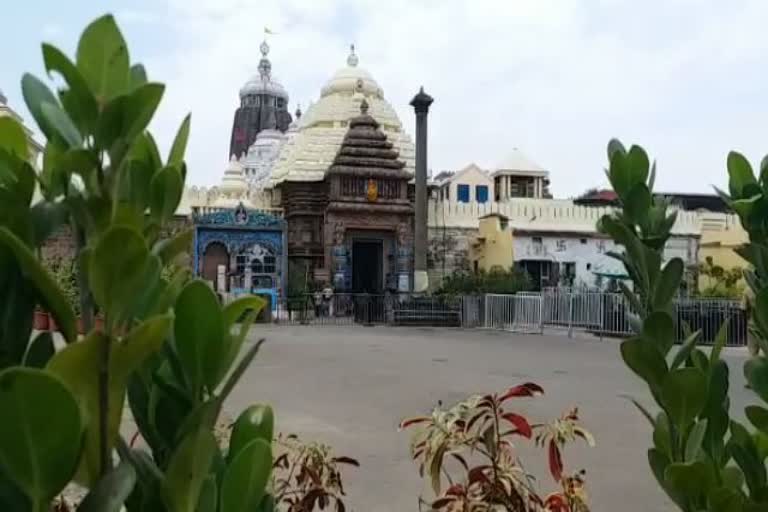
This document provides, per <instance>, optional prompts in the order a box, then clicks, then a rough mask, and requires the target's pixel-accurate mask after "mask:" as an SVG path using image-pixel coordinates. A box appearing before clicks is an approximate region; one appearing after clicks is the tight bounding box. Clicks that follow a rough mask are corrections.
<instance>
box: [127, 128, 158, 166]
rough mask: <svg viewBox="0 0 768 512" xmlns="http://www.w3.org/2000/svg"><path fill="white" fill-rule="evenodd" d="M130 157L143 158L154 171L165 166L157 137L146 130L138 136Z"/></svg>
mask: <svg viewBox="0 0 768 512" xmlns="http://www.w3.org/2000/svg"><path fill="white" fill-rule="evenodd" d="M130 158H132V159H136V160H141V161H142V162H144V163H145V164H146V165H147V167H148V168H149V169H151V170H152V172H153V173H154V172H155V171H156V170H157V169H160V168H161V167H162V166H163V162H162V161H161V160H160V152H159V151H158V149H157V144H156V143H155V139H154V138H152V134H151V133H149V132H144V133H142V134H141V135H139V136H138V138H137V140H136V142H135V143H134V145H133V148H132V149H131V153H130Z"/></svg>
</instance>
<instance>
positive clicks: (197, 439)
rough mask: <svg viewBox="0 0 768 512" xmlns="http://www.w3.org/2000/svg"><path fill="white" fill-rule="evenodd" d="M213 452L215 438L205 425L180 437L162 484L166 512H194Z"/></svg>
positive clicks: (216, 448)
mask: <svg viewBox="0 0 768 512" xmlns="http://www.w3.org/2000/svg"><path fill="white" fill-rule="evenodd" d="M217 450H218V445H217V444H216V439H215V438H214V437H213V434H212V433H211V432H210V431H209V430H208V428H206V426H205V425H202V424H201V425H200V426H199V427H198V428H197V429H196V430H193V431H192V432H190V433H189V434H187V435H186V436H185V437H184V439H183V440H182V441H181V443H180V444H179V446H178V447H177V448H176V450H175V451H174V453H173V456H172V457H171V460H170V462H169V463H168V469H167V470H166V472H165V479H164V480H163V484H162V492H163V499H164V501H165V504H166V506H167V507H168V511H169V512H195V510H196V509H197V504H198V502H199V500H200V492H201V490H202V488H203V484H204V482H205V479H206V477H207V476H208V473H209V471H210V469H211V462H212V461H213V456H214V454H215V452H216V451H217ZM232 510H237V509H232Z"/></svg>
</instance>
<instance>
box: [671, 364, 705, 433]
mask: <svg viewBox="0 0 768 512" xmlns="http://www.w3.org/2000/svg"><path fill="white" fill-rule="evenodd" d="M706 399H707V379H706V377H705V376H704V373H702V372H701V371H700V370H698V369H697V368H680V369H677V370H674V371H671V372H669V375H667V378H666V379H665V380H664V385H663V386H662V388H661V401H662V403H663V405H664V408H665V410H666V411H667V412H668V413H669V416H670V418H671V420H672V422H673V423H674V424H675V426H676V427H677V429H678V430H679V431H683V432H684V431H686V430H687V428H688V425H690V424H691V423H692V422H693V420H694V419H695V418H696V416H698V414H699V413H700V412H701V411H702V409H703V408H704V404H705V403H706Z"/></svg>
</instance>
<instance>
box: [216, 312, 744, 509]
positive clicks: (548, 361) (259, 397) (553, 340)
mask: <svg viewBox="0 0 768 512" xmlns="http://www.w3.org/2000/svg"><path fill="white" fill-rule="evenodd" d="M252 336H253V338H254V339H255V338H257V337H262V336H263V337H266V338H267V343H266V344H265V345H264V346H263V347H262V351H261V352H260V354H259V356H258V357H257V359H256V361H255V362H254V364H253V366H252V367H251V368H250V369H249V371H248V373H247V374H246V375H245V376H244V377H243V380H242V381H241V383H240V385H239V386H238V388H237V389H236V390H235V392H234V393H233V395H232V396H231V399H230V401H229V402H228V404H227V409H228V410H229V411H230V413H233V414H234V413H235V411H237V410H239V409H241V408H242V407H244V406H246V405H248V404H250V403H253V402H269V403H271V404H272V405H273V406H274V407H275V411H276V416H277V428H278V430H280V431H283V432H295V433H298V434H300V435H302V436H303V437H304V438H306V439H308V440H309V439H315V440H318V441H323V442H327V443H329V444H331V445H332V446H333V447H334V448H335V450H336V452H337V453H338V454H343V455H349V456H351V457H355V458H357V459H358V460H359V461H360V463H361V467H360V468H359V469H355V468H351V469H349V470H348V471H346V475H347V476H346V484H347V485H346V487H347V491H348V495H349V501H348V503H349V505H351V507H350V508H351V509H352V510H356V511H358V512H377V511H409V510H413V511H416V510H418V506H417V497H418V496H419V493H420V492H421V490H422V488H423V483H422V482H421V481H420V479H419V476H418V472H417V468H416V466H415V465H414V464H413V463H412V461H411V460H410V457H409V454H408V440H409V435H408V433H404V432H398V431H397V424H398V421H399V420H400V419H401V418H402V417H404V416H410V415H417V414H420V413H424V412H427V411H429V410H430V408H431V407H432V406H433V405H435V404H436V403H437V401H438V400H442V401H443V402H444V403H446V404H449V403H452V402H454V401H456V400H459V399H461V398H463V397H465V396H466V395H468V394H471V393H475V392H489V391H495V390H503V389H505V388H507V387H509V386H511V385H514V384H517V383H521V382H524V381H533V382H536V383H538V384H540V385H541V386H543V388H544V390H545V393H546V394H545V396H543V397H539V398H536V399H532V400H526V401H520V402H519V403H516V404H514V405H516V406H517V407H518V409H519V410H522V411H524V412H525V413H526V414H528V415H530V417H531V418H532V419H533V420H534V421H535V420H546V419H550V418H553V417H555V416H557V415H559V414H560V413H561V411H563V410H565V409H567V408H569V407H571V406H574V405H577V406H578V407H579V410H580V412H581V416H582V419H583V423H584V425H585V426H586V427H587V428H588V429H589V430H591V432H592V433H593V434H594V435H595V438H596V440H597V446H596V447H595V448H592V449H590V448H586V447H582V446H578V445H573V447H572V448H571V449H569V450H567V451H566V453H565V462H566V467H567V468H570V469H578V468H581V467H583V468H585V469H586V470H587V478H588V485H589V492H590V495H591V501H592V505H593V510H595V511H602V510H605V511H609V510H622V511H624V512H641V511H649V510H653V511H665V510H672V508H671V507H670V506H669V504H668V502H667V500H666V498H665V497H664V496H663V495H662V493H661V492H660V491H659V490H658V489H657V487H656V485H655V482H654V481H653V477H652V476H651V474H650V472H649V470H648V467H647V463H646V455H645V454H646V450H647V448H648V446H649V445H650V426H649V425H648V424H647V422H646V421H645V419H644V418H643V417H642V416H641V415H640V414H639V412H638V411H637V410H636V409H635V408H634V406H633V405H632V404H631V403H629V402H628V401H627V400H626V399H625V398H623V397H624V396H625V395H632V396H635V397H638V398H640V399H641V400H642V401H643V402H645V403H649V397H648V395H647V394H646V392H645V390H644V385H643V384H642V383H641V382H640V381H639V380H638V379H636V378H635V377H634V376H633V375H631V374H630V373H629V371H628V370H626V369H625V368H624V366H623V363H622V361H621V358H620V355H619V346H618V343H617V342H616V341H602V342H601V341H598V340H591V339H568V338H567V337H565V336H527V335H516V334H511V333H506V332H495V331H481V330H458V329H457V330H451V329H433V328H397V327H371V328H365V327H357V326H350V327H329V326H324V327H301V326H296V327H288V326H281V327H272V326H269V327H265V326H257V327H256V328H255V329H254V332H253V334H252ZM725 357H726V359H727V360H728V363H729V365H730V366H731V375H732V386H731V398H732V410H734V411H743V407H744V405H745V403H746V402H747V401H748V400H750V394H749V391H747V390H745V389H744V381H743V377H742V376H741V375H742V372H741V365H742V363H743V361H744V359H745V353H744V352H743V351H742V350H736V349H734V350H726V355H725ZM522 454H523V457H524V459H525V461H526V464H527V466H528V468H529V469H531V470H533V471H534V472H535V473H536V474H537V475H538V477H539V483H540V484H541V487H542V490H548V489H552V487H551V481H550V479H549V478H548V476H547V473H546V470H545V467H546V465H545V455H544V453H543V452H539V451H536V450H527V449H526V450H524V451H523V452H522Z"/></svg>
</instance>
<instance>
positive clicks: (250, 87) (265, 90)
mask: <svg viewBox="0 0 768 512" xmlns="http://www.w3.org/2000/svg"><path fill="white" fill-rule="evenodd" d="M259 49H260V51H261V60H260V61H259V72H258V74H256V75H253V76H252V77H251V78H250V79H248V81H247V82H245V85H243V87H241V88H240V99H242V98H244V97H246V96H252V95H258V94H267V95H270V96H277V97H279V98H284V99H285V101H286V103H287V102H288V92H287V91H286V90H285V87H283V84H281V83H280V82H279V81H278V80H277V78H275V77H274V76H272V63H271V62H270V61H269V58H268V57H267V55H269V45H268V44H267V42H266V41H264V42H263V43H261V46H259Z"/></svg>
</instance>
